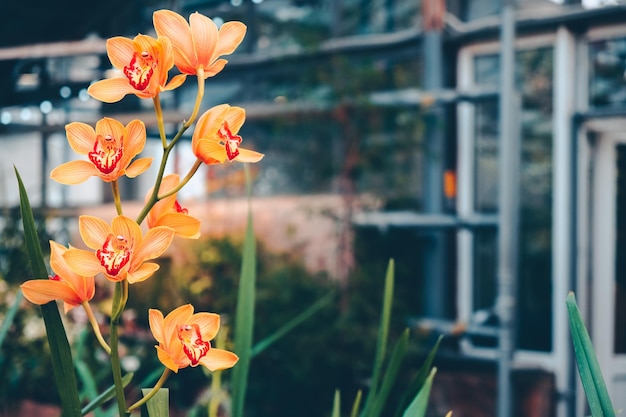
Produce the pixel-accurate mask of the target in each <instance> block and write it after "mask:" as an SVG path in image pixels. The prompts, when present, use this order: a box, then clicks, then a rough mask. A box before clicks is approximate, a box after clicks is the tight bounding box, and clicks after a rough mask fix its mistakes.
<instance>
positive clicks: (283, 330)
mask: <svg viewBox="0 0 626 417" xmlns="http://www.w3.org/2000/svg"><path fill="white" fill-rule="evenodd" d="M335 295H336V294H335V292H334V291H333V292H331V293H329V294H326V295H325V296H324V297H322V298H320V299H319V300H317V301H316V302H315V303H313V304H312V305H311V306H310V307H309V308H307V309H306V310H304V311H303V312H302V313H300V314H298V315H297V316H296V317H294V318H293V319H291V320H289V321H288V322H287V323H285V324H284V325H283V326H281V327H280V328H279V329H278V330H276V331H275V332H274V333H272V334H271V335H269V336H268V337H266V338H264V339H263V340H261V341H260V342H257V343H256V344H255V345H254V346H253V347H252V351H251V352H250V354H251V355H252V357H255V356H256V355H258V354H259V353H261V352H263V351H264V350H265V349H267V348H268V347H270V346H271V345H272V344H274V342H276V341H278V340H279V339H280V338H281V337H283V336H284V335H286V334H287V333H289V332H290V331H291V330H293V329H294V328H296V327H297V326H299V325H300V324H302V323H304V322H305V321H306V320H308V319H309V318H310V317H311V316H313V315H314V314H315V313H317V312H318V311H320V310H321V309H322V308H324V307H326V306H327V305H328V304H329V303H330V302H331V301H332V300H333V299H334V298H335Z"/></svg>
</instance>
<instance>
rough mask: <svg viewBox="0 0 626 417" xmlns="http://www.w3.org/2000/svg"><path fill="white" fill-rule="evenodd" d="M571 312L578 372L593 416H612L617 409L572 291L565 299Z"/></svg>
mask: <svg viewBox="0 0 626 417" xmlns="http://www.w3.org/2000/svg"><path fill="white" fill-rule="evenodd" d="M565 304H566V305H567V313H568V314H569V322H570V331H571V333H572V343H573V345H574V355H575V356H576V363H577V364H578V373H579V374H580V380H581V382H582V385H583V389H584V390H585V395H586V397H587V401H588V403H589V410H590V411H591V415H592V416H593V417H600V416H603V417H612V416H615V410H614V408H613V405H612V404H611V398H610V397H609V392H608V390H607V389H606V384H605V383H604V377H603V376H602V371H601V370H600V364H599V363H598V358H597V356H596V353H595V350H594V348H593V344H592V343H591V338H590V337H589V333H588V332H587V328H586V327H585V323H584V322H583V319H582V316H581V314H580V310H579V309H578V305H577V304H576V297H575V296H574V293H572V292H570V293H569V294H568V296H567V299H566V301H565Z"/></svg>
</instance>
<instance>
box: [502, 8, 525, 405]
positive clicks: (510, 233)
mask: <svg viewBox="0 0 626 417" xmlns="http://www.w3.org/2000/svg"><path fill="white" fill-rule="evenodd" d="M520 111H521V103H520V100H519V96H518V94H517V93H516V90H515V13H514V6H513V0H504V1H503V8H502V24H501V31H500V101H499V112H500V124H499V127H500V160H499V162H500V164H499V175H500V183H499V216H498V217H499V220H498V277H497V280H498V298H497V304H496V309H497V311H498V317H499V320H500V336H499V362H498V417H510V416H512V415H513V398H514V396H513V384H512V378H511V376H512V375H511V369H512V366H511V364H512V358H513V352H514V349H515V309H516V293H517V249H518V224H519V171H520V139H521V138H520V129H519V125H518V123H519V119H518V114H519V112H520Z"/></svg>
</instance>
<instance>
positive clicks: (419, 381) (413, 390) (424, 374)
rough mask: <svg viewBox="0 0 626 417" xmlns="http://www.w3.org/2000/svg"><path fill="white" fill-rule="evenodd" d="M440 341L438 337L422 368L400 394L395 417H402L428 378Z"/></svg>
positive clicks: (441, 337)
mask: <svg viewBox="0 0 626 417" xmlns="http://www.w3.org/2000/svg"><path fill="white" fill-rule="evenodd" d="M442 339H443V336H439V338H438V339H437V342H436V343H435V346H433V348H432V349H431V350H430V352H429V353H428V356H427V357H426V360H425V361H424V363H423V364H422V367H421V368H420V370H419V371H418V372H417V375H415V378H413V380H412V381H411V384H410V385H409V387H408V388H407V389H406V390H405V391H404V393H403V394H402V398H401V399H400V405H399V406H398V408H397V410H396V413H395V417H400V416H402V414H403V413H404V410H406V408H407V407H408V406H409V404H410V403H411V401H412V400H413V398H415V396H416V395H417V393H418V392H419V390H420V389H421V388H422V385H424V382H426V378H428V375H429V374H430V368H431V367H432V365H433V360H434V359H435V355H436V354H437V350H438V349H439V344H440V343H441V340H442Z"/></svg>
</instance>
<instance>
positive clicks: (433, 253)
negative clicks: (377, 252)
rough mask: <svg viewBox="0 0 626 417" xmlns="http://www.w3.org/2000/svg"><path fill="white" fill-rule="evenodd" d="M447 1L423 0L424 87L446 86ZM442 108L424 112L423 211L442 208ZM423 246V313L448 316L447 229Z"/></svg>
mask: <svg viewBox="0 0 626 417" xmlns="http://www.w3.org/2000/svg"><path fill="white" fill-rule="evenodd" d="M444 12H445V6H444V3H443V2H442V1H441V0H424V3H423V22H424V23H423V28H424V51H423V54H424V90H426V91H431V92H436V91H437V90H441V89H442V87H443V76H442V73H443V57H442V34H441V29H442V27H443V15H444ZM442 113H443V110H442V108H441V106H440V105H438V104H435V105H433V106H432V107H431V108H429V109H428V110H427V113H426V115H425V135H424V136H425V139H426V141H425V147H424V153H425V158H424V165H425V167H424V168H425V171H424V212H425V213H430V214H439V213H441V212H442V210H443V172H444V157H445V147H444V139H445V137H444V132H443V125H444V124H443V123H442V120H443V114H442ZM427 238H428V241H427V244H426V245H425V246H424V249H423V262H424V314H425V315H426V316H428V317H437V318H442V317H444V316H445V306H446V305H447V303H446V302H445V300H446V287H447V285H446V283H447V277H446V276H447V273H446V268H447V265H448V262H447V259H446V256H445V255H446V235H445V232H443V231H440V230H435V231H432V232H428V234H427Z"/></svg>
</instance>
